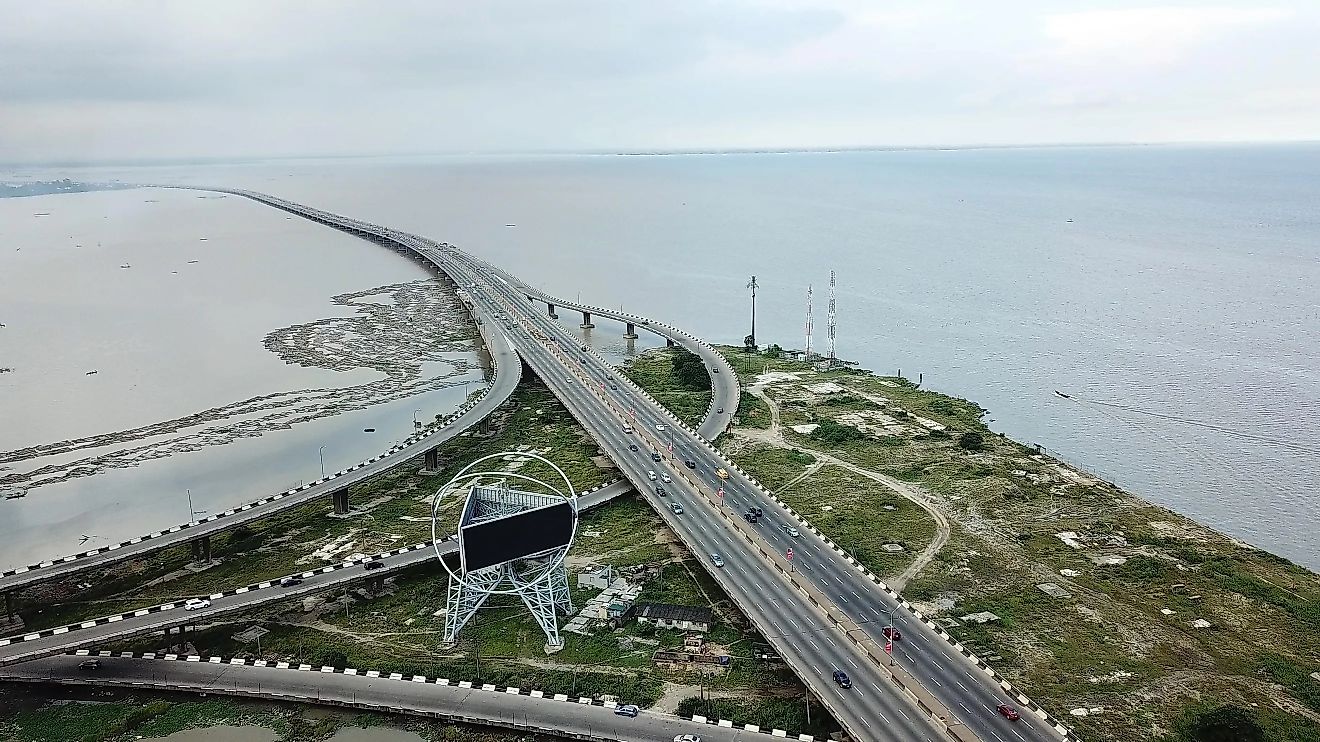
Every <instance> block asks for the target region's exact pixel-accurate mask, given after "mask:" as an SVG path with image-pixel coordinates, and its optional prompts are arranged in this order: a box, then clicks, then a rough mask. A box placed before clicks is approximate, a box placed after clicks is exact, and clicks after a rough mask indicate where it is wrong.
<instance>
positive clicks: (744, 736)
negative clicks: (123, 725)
mask: <svg viewBox="0 0 1320 742" xmlns="http://www.w3.org/2000/svg"><path fill="white" fill-rule="evenodd" d="M85 659H86V658H85V657H78V656H70V655H64V656H60V657H52V658H50V659H45V660H38V661H36V662H28V663H25V664H23V665H20V666H18V667H15V668H7V669H5V670H4V671H3V673H2V674H0V677H3V678H4V679H5V680H11V681H20V682H57V683H66V684H87V685H94V686H97V687H101V686H106V685H116V686H125V687H129V688H137V689H141V688H156V689H160V690H168V691H180V690H182V691H192V692H197V693H208V694H211V693H216V694H225V695H237V696H247V697H256V698H267V699H272V700H279V701H291V700H293V701H306V702H311V703H319V704H325V705H334V706H347V707H352V708H361V709H372V710H378V711H389V712H394V713H402V714H413V715H420V716H429V717H438V718H444V719H449V720H452V721H461V722H466V723H470V724H487V725H493V726H502V727H509V728H513V729H520V730H525V731H534V732H543V733H546V734H555V735H560V736H564V737H572V738H574V739H589V740H601V741H602V742H605V741H608V740H627V741H629V742H669V740H672V739H673V738H674V737H675V736H676V735H679V734H696V735H700V736H701V739H702V742H751V741H752V740H756V741H758V742H760V741H761V740H769V739H774V738H773V737H771V736H770V735H769V734H767V733H765V732H753V731H748V730H745V729H741V728H737V729H735V728H728V727H720V726H715V725H713V724H703V723H700V722H695V721H692V720H691V719H682V718H679V717H676V716H670V715H667V714H653V713H649V712H646V711H643V712H641V713H640V714H639V715H638V716H636V717H634V718H628V717H624V716H619V715H617V714H615V713H614V710H613V708H610V707H607V706H603V705H600V704H598V703H596V704H585V703H579V702H578V700H577V699H572V700H569V699H567V698H563V697H560V698H559V699H556V698H554V697H537V696H533V695H530V694H529V691H530V690H532V689H512V690H510V689H503V688H502V689H498V690H497V689H494V688H490V689H482V688H480V687H478V688H472V687H460V686H459V685H458V683H457V682H456V681H455V682H446V683H444V684H441V683H438V682H436V679H435V678H424V679H420V680H419V679H416V678H407V679H404V678H399V679H391V678H389V677H368V676H367V675H366V674H364V673H359V674H353V675H348V674H344V673H343V672H334V673H330V672H321V671H319V668H318V669H312V668H308V669H307V670H299V669H287V668H285V669H281V668H276V667H273V666H266V667H254V666H252V665H251V664H242V665H231V664H228V663H212V662H205V661H194V662H187V661H183V660H175V659H170V660H165V659H141V658H121V657H106V658H101V660H100V662H101V668H100V670H97V671H95V672H94V673H92V672H85V671H82V672H80V671H79V670H78V663H79V662H82V661H83V660H85ZM341 669H342V668H341ZM780 739H782V738H780Z"/></svg>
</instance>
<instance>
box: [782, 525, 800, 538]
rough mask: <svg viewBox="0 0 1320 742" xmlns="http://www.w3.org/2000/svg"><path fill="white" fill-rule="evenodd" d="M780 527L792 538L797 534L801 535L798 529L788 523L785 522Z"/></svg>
mask: <svg viewBox="0 0 1320 742" xmlns="http://www.w3.org/2000/svg"><path fill="white" fill-rule="evenodd" d="M780 528H782V529H783V530H784V533H787V534H788V535H789V536H792V537H793V538H797V537H798V536H801V535H802V534H800V533H798V529H796V528H794V527H793V526H790V525H788V524H787V523H785V524H784V525H782V526H780Z"/></svg>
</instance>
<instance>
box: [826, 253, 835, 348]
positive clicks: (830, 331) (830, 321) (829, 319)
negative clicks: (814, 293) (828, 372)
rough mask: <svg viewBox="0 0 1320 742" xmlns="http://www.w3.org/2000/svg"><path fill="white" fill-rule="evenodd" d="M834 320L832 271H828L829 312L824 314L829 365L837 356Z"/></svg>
mask: <svg viewBox="0 0 1320 742" xmlns="http://www.w3.org/2000/svg"><path fill="white" fill-rule="evenodd" d="M834 322H835V320H834V271H830V311H829V314H827V315H826V319H825V334H826V335H827V336H829V339H830V365H831V366H833V365H834V359H835V358H836V357H837V356H835V355H834V333H835V324H834Z"/></svg>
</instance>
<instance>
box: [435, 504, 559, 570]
mask: <svg viewBox="0 0 1320 742" xmlns="http://www.w3.org/2000/svg"><path fill="white" fill-rule="evenodd" d="M459 530H460V539H461V541H460V544H461V547H462V555H463V570H464V571H466V572H472V571H474V570H478V569H482V568H484V567H490V566H493V565H496V564H499V563H501V562H510V561H513V560H515V559H521V558H522V557H525V556H530V555H532V554H539V553H541V552H543V551H547V550H549V549H554V548H556V547H560V546H567V545H568V542H569V541H570V540H571V539H572V538H573V506H572V505H570V504H569V503H567V502H559V503H555V504H553V505H547V506H545V507H541V508H537V509H535V510H527V511H524V512H521V513H516V514H514V515H509V516H505V517H503V518H499V519H496V520H490V521H486V522H484V523H476V524H473V525H467V526H463V527H462V528H461V529H459Z"/></svg>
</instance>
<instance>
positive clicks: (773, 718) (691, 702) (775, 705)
mask: <svg viewBox="0 0 1320 742" xmlns="http://www.w3.org/2000/svg"><path fill="white" fill-rule="evenodd" d="M811 703H812V705H813V707H814V708H813V709H812V714H811V721H810V722H808V721H807V704H806V702H804V700H803V699H802V698H800V697H799V698H767V697H759V698H747V697H741V698H728V697H721V696H715V697H712V698H687V699H684V700H683V702H682V703H680V704H679V705H678V714H679V716H692V715H693V714H700V715H702V716H705V717H706V718H708V719H729V720H734V719H737V720H738V723H748V724H757V725H759V726H760V727H761V729H763V730H767V731H769V730H771V729H784V730H793V731H795V732H797V731H799V730H800V731H801V732H805V733H807V734H812V735H815V736H816V737H817V738H818V739H826V738H827V737H826V735H828V734H829V732H830V730H831V724H830V722H829V714H828V713H827V712H826V711H825V710H824V709H822V708H821V707H820V706H819V704H817V703H816V701H815V699H814V698H813V699H811ZM744 720H745V721H744Z"/></svg>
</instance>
